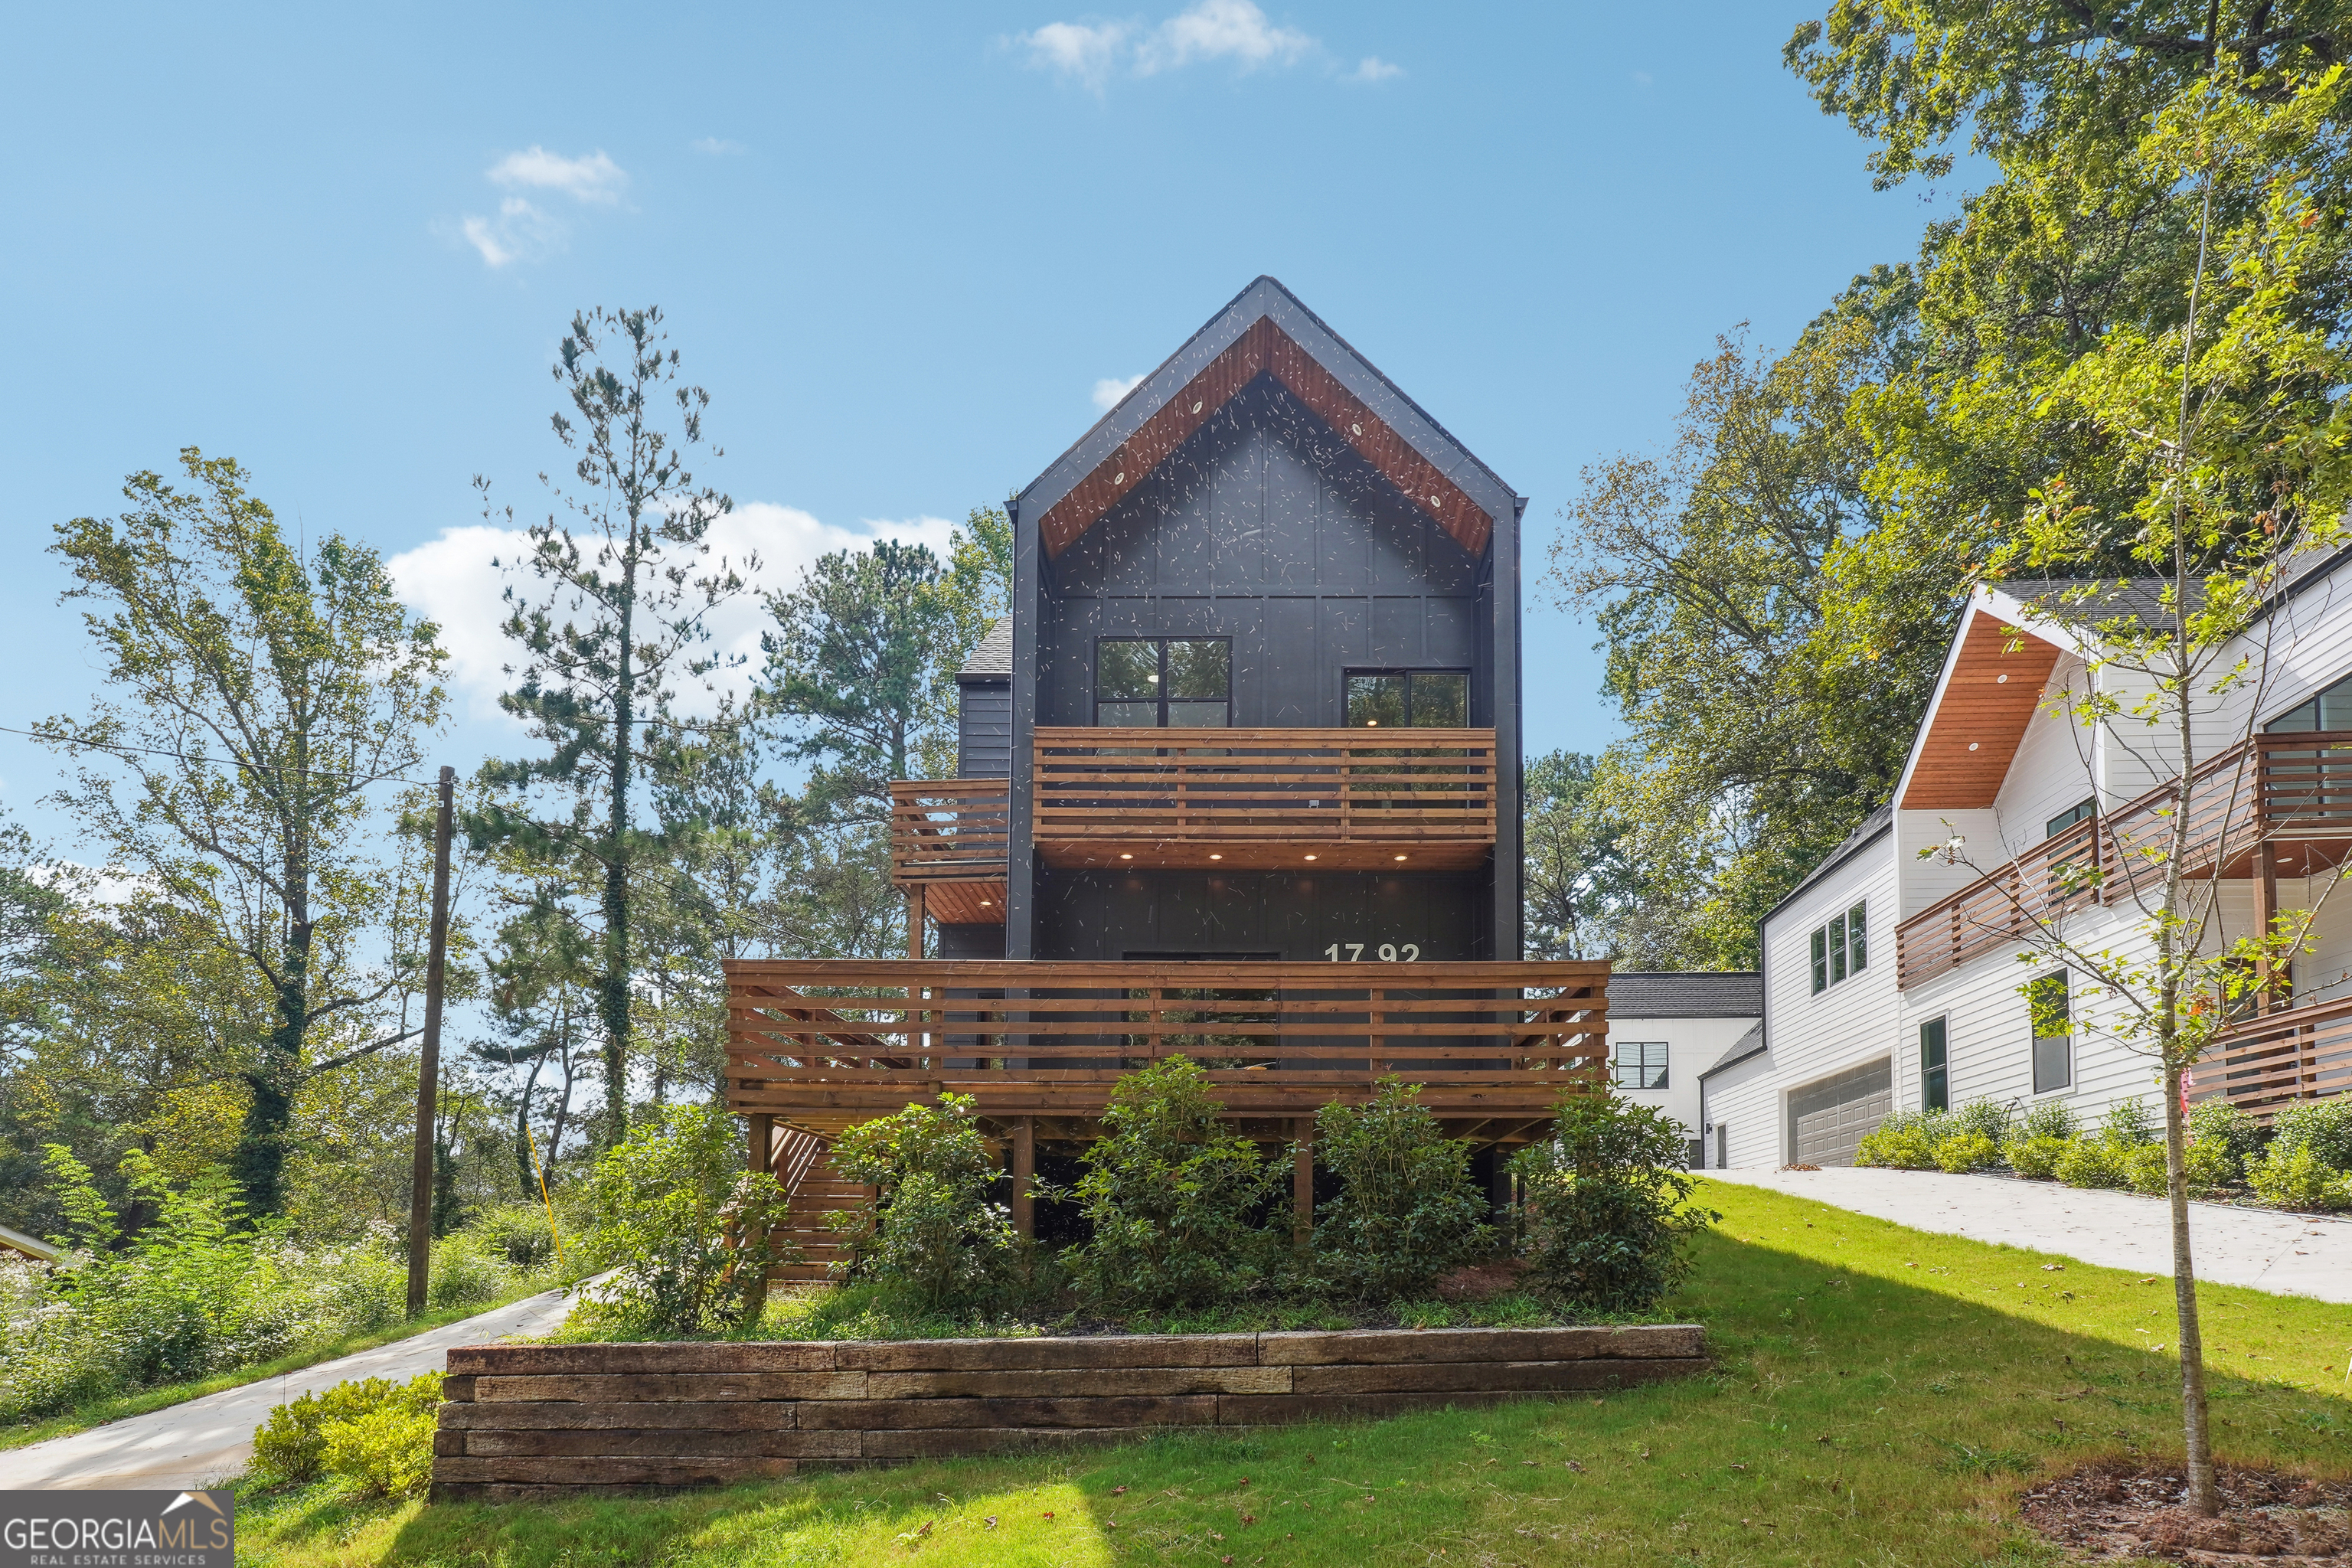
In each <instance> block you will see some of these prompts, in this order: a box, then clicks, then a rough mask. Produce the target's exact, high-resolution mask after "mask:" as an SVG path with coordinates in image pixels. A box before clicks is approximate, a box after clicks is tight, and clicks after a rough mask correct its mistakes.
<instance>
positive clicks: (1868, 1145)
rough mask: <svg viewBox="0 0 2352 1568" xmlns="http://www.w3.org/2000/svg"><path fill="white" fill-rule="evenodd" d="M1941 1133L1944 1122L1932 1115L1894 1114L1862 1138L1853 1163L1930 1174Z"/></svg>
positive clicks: (1910, 1112)
mask: <svg viewBox="0 0 2352 1568" xmlns="http://www.w3.org/2000/svg"><path fill="white" fill-rule="evenodd" d="M1945 1131H1946V1129H1945V1126H1944V1119H1943V1117H1942V1116H1940V1115H1939V1114H1937V1113H1936V1112H1932V1111H1931V1112H1928V1113H1927V1114H1925V1115H1922V1114H1920V1113H1919V1112H1917V1111H1911V1110H1898V1111H1896V1112H1895V1114H1894V1115H1892V1116H1890V1117H1888V1118H1887V1119H1886V1120H1885V1121H1882V1122H1880V1123H1879V1124H1878V1125H1877V1126H1876V1127H1874V1128H1873V1129H1871V1130H1870V1131H1868V1132H1865V1133H1864V1134H1863V1135H1862V1142H1860V1143H1859V1144H1858V1145H1856V1146H1855V1149H1854V1152H1853V1163H1855V1164H1857V1165H1881V1166H1885V1167H1886V1168H1888V1169H1890V1170H1896V1171H1932V1170H1934V1169H1935V1168H1936V1143H1937V1140H1938V1139H1939V1138H1940V1137H1941V1136H1942V1135H1943V1134H1944V1132H1945Z"/></svg>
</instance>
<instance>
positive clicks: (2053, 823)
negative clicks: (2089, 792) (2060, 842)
mask: <svg viewBox="0 0 2352 1568" xmlns="http://www.w3.org/2000/svg"><path fill="white" fill-rule="evenodd" d="M2098 815H2099V798H2098V796H2096V795H2093V796H2092V797H2091V798H2090V799H2088V800H2086V801H2084V802H2082V803H2081V804H2080V805H2070V806H2068V807H2067V808H2066V809H2065V810H2063V811H2062V812H2060V813H2059V814H2058V815H2057V816H2053V817H2052V818H2051V819H2050V820H2049V821H2047V822H2045V823H2043V824H2042V837H2044V838H2055V837H2058V836H2059V835H2060V834H2062V833H2063V832H2065V831H2066V830H2067V829H2068V828H2070V827H2072V826H2074V825H2075V824H2076V823H2078V822H2088V821H2090V820H2091V818H2093V817H2095V816H2098Z"/></svg>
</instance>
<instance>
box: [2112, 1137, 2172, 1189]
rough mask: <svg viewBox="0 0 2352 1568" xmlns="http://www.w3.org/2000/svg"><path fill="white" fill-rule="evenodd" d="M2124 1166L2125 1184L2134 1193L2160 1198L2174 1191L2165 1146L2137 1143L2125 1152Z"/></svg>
mask: <svg viewBox="0 0 2352 1568" xmlns="http://www.w3.org/2000/svg"><path fill="white" fill-rule="evenodd" d="M2122 1164H2123V1173H2124V1184H2125V1185H2126V1186H2128V1187H2130V1188H2131V1190H2132V1191H2134V1192H2136V1193H2145V1194H2147V1195H2148V1196H2150V1197H2158V1198H2160V1197H2162V1196H2164V1194H2167V1193H2168V1192H2170V1191H2171V1190H2172V1177H2171V1175H2170V1174H2169V1173H2168V1171H2167V1169H2166V1162H2165V1153H2164V1145H2163V1144H2161V1143H2135V1144H2133V1145H2131V1146H2130V1147H2129V1148H2127V1149H2126V1150H2125V1151H2124V1152H2123V1158H2122Z"/></svg>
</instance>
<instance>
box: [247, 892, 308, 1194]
mask: <svg viewBox="0 0 2352 1568" xmlns="http://www.w3.org/2000/svg"><path fill="white" fill-rule="evenodd" d="M298 874H301V873H300V870H299V861H293V862H292V863H290V864H289V867H288V876H289V880H290V879H292V878H293V877H294V876H296V875H298ZM305 879H306V881H307V876H306V877H305ZM289 901H295V900H289ZM295 902H296V907H295V909H294V910H290V911H289V912H290V913H291V914H292V916H293V918H292V919H291V921H289V930H288V933H287V939H286V946H285V950H284V952H283V953H282V954H281V955H280V958H279V961H278V962H279V968H278V984H276V985H275V986H273V987H272V990H274V991H275V992H276V994H277V1001H278V1019H277V1022H276V1024H275V1025H273V1026H272V1027H271V1028H270V1031H269V1037H268V1039H267V1040H265V1041H264V1042H263V1043H262V1047H261V1060H260V1061H259V1062H257V1063H256V1064H255V1066H254V1068H253V1069H252V1070H251V1071H249V1072H247V1074H246V1075H245V1081H246V1084H247V1088H249V1089H251V1091H252V1094H253V1099H252V1100H251V1101H250V1102H249V1103H248V1104H247V1106H246V1110H245V1125H244V1127H243V1128H242V1129H240V1130H239V1131H238V1133H237V1144H236V1152H235V1153H234V1154H232V1155H230V1156H229V1173H230V1175H231V1176H232V1177H233V1178H234V1179H235V1180H236V1185H237V1191H238V1193H239V1194H242V1196H243V1197H244V1199H245V1212H246V1214H247V1216H248V1217H252V1218H259V1217H260V1216H262V1215H274V1214H277V1213H278V1212H279V1211H280V1210H281V1209H282V1208H284V1206H285V1203H286V1146H287V1142H288V1141H289V1135H290V1133H291V1131H292V1128H293V1125H294V1097H295V1095H296V1093H297V1092H298V1091H299V1089H301V1087H302V1078H303V1073H302V1047H303V1037H304V1036H306V1035H307V1034H308V1033H309V1032H310V921H309V919H308V918H307V915H308V912H309V910H308V904H309V900H308V899H301V900H299V901H295Z"/></svg>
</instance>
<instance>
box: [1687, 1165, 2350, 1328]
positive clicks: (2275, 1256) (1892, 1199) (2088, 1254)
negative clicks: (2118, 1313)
mask: <svg viewBox="0 0 2352 1568" xmlns="http://www.w3.org/2000/svg"><path fill="white" fill-rule="evenodd" d="M1704 1174H1705V1176H1706V1179H1707V1180H1708V1181H1711V1182H1739V1183H1743V1184H1747V1185H1748V1186H1756V1187H1769V1188H1771V1189H1772V1190H1773V1191H1775V1192H1781V1193H1787V1194H1790V1195H1791V1196H1793V1197H1800V1198H1811V1199H1812V1200H1813V1201H1815V1202H1816V1203H1824V1204H1828V1205H1831V1206H1832V1208H1842V1209H1851V1210H1853V1212H1854V1213H1856V1214H1866V1215H1871V1216H1872V1217H1873V1218H1874V1219H1885V1220H1892V1221H1894V1222H1895V1224H1896V1225H1906V1226H1910V1227H1911V1228H1912V1229H1914V1230H1932V1231H1939V1232H1941V1233H1943V1234H1945V1235H1947V1236H1965V1237H1968V1238H1969V1239H1970V1240H1971V1241H1996V1242H2005V1243H2007V1244H2008V1245H2010V1246H2011V1247H2031V1248H2032V1249H2033V1250H2035V1251H2037V1252H2055V1253H2059V1254H2061V1255H2063V1256H2064V1257H2067V1258H2081V1259H2082V1260H2083V1261H2084V1262H2085V1263H2096V1264H2101V1265H2103V1266H2105V1267H2106V1268H2131V1269H2137V1270H2139V1271H2141V1272H2143V1273H2147V1274H2159V1275H2162V1276H2164V1277H2166V1278H2167V1279H2169V1278H2170V1277H2171V1275H2172V1211H2171V1209H2170V1208H2169V1207H2168V1205H2166V1203H2165V1201H2164V1200H2163V1199H2162V1198H2145V1197H2142V1196H2140V1195H2139V1194H2137V1193H2110V1192H2084V1191H2081V1190H2078V1189H2076V1188H2074V1187H2062V1186H2060V1185H2058V1184H2056V1183H2054V1182H2024V1181H2020V1180H2018V1179H2017V1178H2016V1177H2014V1176H1947V1175H1945V1174H1944V1173H1941V1172H1940V1171H1881V1170H1860V1169H1856V1170H1828V1171H1707V1172H1705V1173H1704ZM2189 1247H2190V1252H2191V1256H2192V1257H2193V1258H2195V1259H2196V1263H2197V1277H2198V1278H2199V1279H2210V1280H2213V1281H2215V1282H2217V1283H2220V1284H2223V1285H2246V1286H2251V1287H2252V1288H2253V1289H2257V1290H2270V1291H2274V1292H2276V1293H2277V1294H2279V1295H2282V1296H2311V1297H2315V1298H2317V1299H2318V1300H2322V1301H2347V1302H2352V1220H2342V1219H2318V1218H2312V1217H2309V1216H2306V1215H2290V1214H2278V1213H2275V1212H2273V1211H2271V1210H2267V1209H2242V1208H2233V1207H2231V1205H2228V1204H2191V1205H2189Z"/></svg>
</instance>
